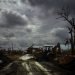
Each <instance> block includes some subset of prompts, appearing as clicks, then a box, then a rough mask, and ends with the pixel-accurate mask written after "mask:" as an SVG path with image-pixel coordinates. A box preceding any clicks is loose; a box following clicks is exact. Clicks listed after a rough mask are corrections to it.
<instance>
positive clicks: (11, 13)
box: [0, 0, 75, 48]
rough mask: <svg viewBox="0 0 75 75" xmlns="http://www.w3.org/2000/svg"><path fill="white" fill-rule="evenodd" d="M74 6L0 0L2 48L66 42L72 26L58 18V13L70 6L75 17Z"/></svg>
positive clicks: (67, 1) (50, 0)
mask: <svg viewBox="0 0 75 75" xmlns="http://www.w3.org/2000/svg"><path fill="white" fill-rule="evenodd" d="M74 4H75V1H74V0H0V45H1V46H5V47H6V46H7V47H9V46H10V45H9V44H10V43H13V44H14V46H15V48H18V47H19V48H25V47H27V46H30V45H32V44H36V45H44V44H47V43H53V44H55V43H57V42H60V43H63V42H64V39H66V38H68V37H69V34H68V30H67V29H66V25H69V24H68V23H67V22H66V21H64V20H63V19H56V18H58V17H59V16H58V15H57V14H55V12H56V10H57V9H61V8H62V7H63V6H66V5H68V6H69V7H70V9H71V11H72V13H73V15H74V12H75V8H74V7H75V5H74ZM64 35H65V36H64ZM4 42H5V43H4ZM8 42H9V43H8ZM6 43H7V44H6ZM10 47H11V46H10Z"/></svg>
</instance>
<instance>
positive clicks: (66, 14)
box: [57, 6, 75, 54]
mask: <svg viewBox="0 0 75 75" xmlns="http://www.w3.org/2000/svg"><path fill="white" fill-rule="evenodd" d="M57 14H58V15H60V17H59V18H64V19H65V20H66V21H67V22H68V23H69V24H70V26H69V27H68V30H69V33H70V35H71V38H70V43H71V50H72V51H71V52H72V54H73V53H74V49H75V23H74V22H75V19H74V18H73V17H72V16H71V11H70V8H69V7H68V6H67V7H63V8H62V9H61V10H60V11H58V12H57Z"/></svg>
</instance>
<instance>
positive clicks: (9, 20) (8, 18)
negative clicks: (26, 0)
mask: <svg viewBox="0 0 75 75" xmlns="http://www.w3.org/2000/svg"><path fill="white" fill-rule="evenodd" d="M1 19H2V22H0V27H6V28H12V27H15V26H24V25H27V19H26V17H23V16H22V15H21V14H19V13H15V12H14V11H5V12H2V17H1Z"/></svg>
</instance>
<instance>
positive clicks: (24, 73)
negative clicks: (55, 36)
mask: <svg viewBox="0 0 75 75" xmlns="http://www.w3.org/2000/svg"><path fill="white" fill-rule="evenodd" d="M32 58H33V57H32V56H30V55H29V56H28V55H25V56H23V57H21V58H19V59H20V60H17V61H14V62H12V63H10V64H9V65H8V66H6V67H5V68H4V69H3V70H1V71H0V75H75V74H73V73H72V72H70V71H67V70H64V69H61V68H59V67H57V66H55V65H54V64H52V63H49V62H37V61H35V60H31V59H32Z"/></svg>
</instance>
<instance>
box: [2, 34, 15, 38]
mask: <svg viewBox="0 0 75 75" xmlns="http://www.w3.org/2000/svg"><path fill="white" fill-rule="evenodd" d="M3 36H4V37H5V38H7V39H8V38H12V37H15V35H14V33H4V34H3Z"/></svg>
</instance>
